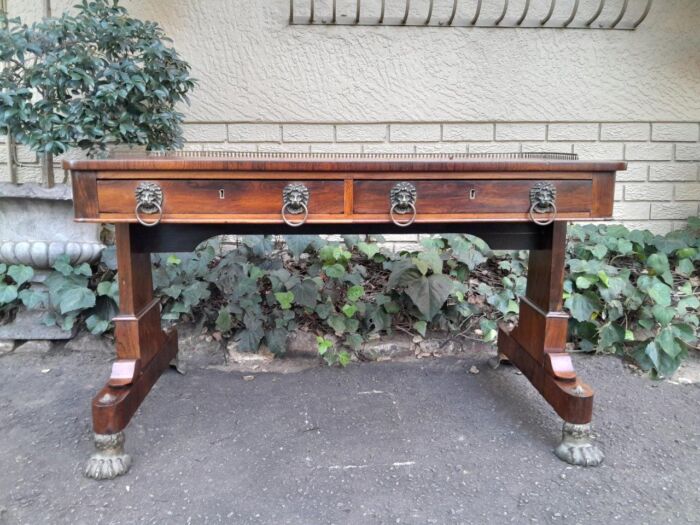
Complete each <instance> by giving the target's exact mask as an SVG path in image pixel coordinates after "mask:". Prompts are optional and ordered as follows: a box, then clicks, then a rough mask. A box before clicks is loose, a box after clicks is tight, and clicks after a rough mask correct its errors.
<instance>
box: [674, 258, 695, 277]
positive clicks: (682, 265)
mask: <svg viewBox="0 0 700 525" xmlns="http://www.w3.org/2000/svg"><path fill="white" fill-rule="evenodd" d="M694 271H695V266H693V263H692V261H691V260H690V259H681V260H680V261H678V266H676V272H678V273H679V274H681V275H682V276H684V277H690V275H691V274H692V273H693V272H694Z"/></svg>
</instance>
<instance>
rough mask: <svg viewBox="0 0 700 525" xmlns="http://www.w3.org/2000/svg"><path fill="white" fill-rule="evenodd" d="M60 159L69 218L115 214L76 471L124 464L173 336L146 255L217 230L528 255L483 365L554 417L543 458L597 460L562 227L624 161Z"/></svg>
mask: <svg viewBox="0 0 700 525" xmlns="http://www.w3.org/2000/svg"><path fill="white" fill-rule="evenodd" d="M65 167H66V168H67V169H70V170H71V173H72V181H73V195H74V202H75V215H76V220H78V221H88V222H107V223H109V222H111V223H116V225H117V226H116V233H117V263H118V269H119V295H120V304H119V308H120V313H119V315H118V316H117V317H116V318H115V320H114V322H115V336H116V347H117V349H116V350H117V360H116V361H115V363H114V364H113V367H112V372H111V375H110V378H109V380H108V381H107V384H106V385H105V387H104V388H103V389H102V390H101V391H100V392H98V394H97V395H96V396H95V398H94V400H93V403H92V414H93V427H94V431H95V444H96V446H97V449H98V450H97V452H96V453H95V454H94V455H93V456H92V457H91V458H90V461H89V462H88V466H87V469H86V475H87V476H89V477H92V478H95V479H108V478H114V477H116V476H118V475H120V474H124V473H125V472H127V470H128V469H129V466H130V464H131V458H130V456H128V455H127V454H125V452H124V433H123V431H124V428H125V427H126V426H127V425H128V423H129V420H130V419H131V417H132V416H133V414H134V412H136V409H137V408H138V407H139V405H140V404H141V403H142V402H143V400H144V399H145V397H146V396H147V395H148V392H149V390H150V389H151V387H152V386H153V385H154V384H155V383H156V381H157V380H158V377H159V376H160V375H161V373H162V372H163V371H164V370H165V369H166V368H167V367H168V365H169V364H170V363H171V361H172V360H173V359H175V358H176V356H177V333H176V331H175V330H169V331H163V330H162V329H161V322H160V321H161V318H160V305H159V302H158V300H157V299H155V298H154V297H153V291H152V290H153V283H152V277H151V258H150V254H151V253H155V252H162V251H188V250H192V249H194V248H195V246H196V245H197V244H199V243H200V242H201V241H203V240H205V239H207V238H209V237H212V236H214V235H222V234H275V233H287V234H289V233H304V234H308V233H314V234H326V233H396V232H404V233H437V232H444V233H447V232H454V233H471V234H474V235H478V236H479V237H482V238H483V239H484V240H485V241H486V242H488V243H489V244H490V245H491V246H492V247H493V248H496V249H528V250H530V262H529V270H528V282H527V291H526V294H525V296H524V297H522V298H521V300H520V320H519V323H518V326H517V327H516V328H514V329H513V330H511V331H507V330H506V329H505V328H504V327H501V328H500V330H499V334H498V357H497V358H496V360H495V362H496V363H498V362H499V361H500V360H503V359H507V360H509V361H510V362H512V363H513V364H514V365H515V366H517V367H518V368H519V369H520V370H521V371H522V372H523V374H524V375H525V376H527V378H528V379H529V380H530V382H531V383H532V384H533V386H534V387H535V388H536V389H537V390H538V391H539V392H540V394H541V395H542V397H543V398H544V399H545V401H547V402H548V403H549V404H550V405H551V406H552V408H554V410H555V411H556V412H557V414H559V416H561V418H562V419H563V420H564V430H563V439H562V442H561V444H560V445H559V446H558V447H557V449H556V450H555V453H556V454H557V456H558V457H560V458H561V459H563V460H564V461H567V462H569V463H572V464H576V465H586V466H593V465H597V464H599V463H600V462H601V461H602V460H603V454H602V452H601V451H600V450H599V449H598V448H597V447H596V446H595V445H594V444H593V443H592V441H591V439H590V422H591V418H592V411H593V391H592V390H591V388H590V387H588V385H586V384H585V383H583V382H582V381H581V380H580V378H579V377H578V376H577V375H576V372H575V371H574V368H573V365H572V362H571V358H570V357H569V355H568V354H567V353H566V349H565V347H566V333H567V320H568V316H567V314H566V313H565V312H563V311H562V292H563V290H562V287H563V279H564V255H565V243H566V224H567V221H571V220H586V221H591V220H598V219H610V218H611V216H612V207H613V193H614V184H615V172H616V171H619V170H623V169H625V168H626V165H625V164H624V163H621V162H590V161H580V160H577V159H576V157H575V156H574V155H567V154H538V155H533V154H511V155H490V156H487V157H479V156H472V155H386V156H384V155H329V154H320V155H314V154H303V155H301V154H222V153H211V154H204V153H195V154H177V153H175V154H163V155H154V156H147V157H125V158H115V159H105V160H84V161H67V162H66V163H65Z"/></svg>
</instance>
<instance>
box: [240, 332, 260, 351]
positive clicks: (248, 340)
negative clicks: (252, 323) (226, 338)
mask: <svg viewBox="0 0 700 525" xmlns="http://www.w3.org/2000/svg"><path fill="white" fill-rule="evenodd" d="M264 336H265V333H264V332H263V330H262V328H254V329H252V330H251V329H248V328H244V329H243V330H241V331H240V332H238V334H237V335H236V340H237V341H238V346H239V348H240V349H241V351H243V352H257V351H258V348H260V342H261V341H262V338H263V337H264Z"/></svg>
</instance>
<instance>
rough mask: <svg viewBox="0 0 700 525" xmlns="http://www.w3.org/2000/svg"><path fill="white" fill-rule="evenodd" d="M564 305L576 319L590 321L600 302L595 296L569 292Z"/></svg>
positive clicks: (598, 309) (598, 308)
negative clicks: (569, 294)
mask: <svg viewBox="0 0 700 525" xmlns="http://www.w3.org/2000/svg"><path fill="white" fill-rule="evenodd" d="M564 306H566V308H567V309H568V310H569V311H570V312H571V315H572V317H573V318H574V319H576V320H577V321H590V320H591V317H593V314H594V313H597V312H599V311H600V304H599V303H598V301H597V300H596V299H595V298H593V297H591V296H589V295H584V294H580V293H574V294H571V296H570V297H569V298H568V299H567V300H566V301H565V303H564Z"/></svg>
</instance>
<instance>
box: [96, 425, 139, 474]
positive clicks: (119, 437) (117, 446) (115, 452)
mask: <svg viewBox="0 0 700 525" xmlns="http://www.w3.org/2000/svg"><path fill="white" fill-rule="evenodd" d="M95 448H97V452H95V453H94V454H93V455H92V456H91V457H90V459H89V460H88V463H87V466H86V467H85V476H87V477H88V478H92V479H97V480H103V479H114V478H116V477H117V476H121V475H123V474H126V473H127V472H128V471H129V467H131V456H129V455H128V454H125V453H124V432H117V433H116V434H95Z"/></svg>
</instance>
